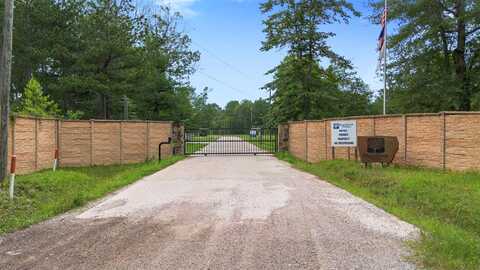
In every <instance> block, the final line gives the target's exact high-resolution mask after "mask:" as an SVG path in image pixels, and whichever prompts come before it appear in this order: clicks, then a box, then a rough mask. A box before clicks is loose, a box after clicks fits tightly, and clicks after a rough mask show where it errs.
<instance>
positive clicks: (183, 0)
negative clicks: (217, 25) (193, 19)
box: [155, 0, 198, 16]
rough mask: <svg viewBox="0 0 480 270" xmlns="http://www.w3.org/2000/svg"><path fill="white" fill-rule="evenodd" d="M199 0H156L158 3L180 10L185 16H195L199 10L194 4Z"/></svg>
mask: <svg viewBox="0 0 480 270" xmlns="http://www.w3.org/2000/svg"><path fill="white" fill-rule="evenodd" d="M197 1H198V0H155V2H156V3H157V4H160V5H167V6H169V7H171V8H172V9H173V10H175V11H178V12H180V13H181V14H182V15H183V16H195V15H197V12H196V11H195V10H193V9H192V5H193V4H194V3H195V2H197Z"/></svg>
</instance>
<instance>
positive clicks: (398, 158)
mask: <svg viewBox="0 0 480 270" xmlns="http://www.w3.org/2000/svg"><path fill="white" fill-rule="evenodd" d="M375 135H377V136H395V137H397V138H398V142H399V150H398V153H397V154H396V155H395V159H394V163H405V135H404V123H403V117H402V116H395V117H381V118H376V119H375Z"/></svg>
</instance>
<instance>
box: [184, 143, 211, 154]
mask: <svg viewBox="0 0 480 270" xmlns="http://www.w3.org/2000/svg"><path fill="white" fill-rule="evenodd" d="M207 145H208V143H199V142H193V143H187V144H186V145H185V147H186V151H187V153H195V152H197V151H200V150H202V149H203V148H204V147H205V146H207Z"/></svg>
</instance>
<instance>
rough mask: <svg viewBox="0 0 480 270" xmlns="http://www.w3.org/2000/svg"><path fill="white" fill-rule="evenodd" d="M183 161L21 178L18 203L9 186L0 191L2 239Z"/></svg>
mask: <svg viewBox="0 0 480 270" xmlns="http://www.w3.org/2000/svg"><path fill="white" fill-rule="evenodd" d="M181 159H183V157H182V156H174V157H170V158H167V159H164V160H162V161H160V162H157V161H155V162H153V161H152V162H147V163H141V164H131V165H114V166H98V167H84V168H65V169H60V170H58V171H57V172H55V173H54V172H52V171H50V170H49V171H43V172H37V173H33V174H30V175H24V176H17V179H16V185H15V199H14V200H13V201H10V200H9V199H8V192H7V189H8V185H7V183H4V185H3V186H2V191H0V235H2V234H4V233H8V232H12V231H15V230H18V229H22V228H25V227H28V226H30V225H32V224H35V223H38V222H40V221H43V220H46V219H48V218H51V217H53V216H56V215H58V214H61V213H64V212H66V211H68V210H71V209H73V208H77V207H80V206H83V205H85V204H86V203H87V202H89V201H92V200H95V199H98V198H101V197H103V196H105V195H106V194H108V193H110V192H112V191H115V190H117V189H119V188H121V187H124V186H126V185H128V184H131V183H133V182H135V181H137V180H139V179H141V178H143V177H144V176H147V175H150V174H153V173H155V172H157V171H159V170H161V169H163V168H165V167H168V166H170V165H172V164H174V163H175V162H177V161H179V160H181Z"/></svg>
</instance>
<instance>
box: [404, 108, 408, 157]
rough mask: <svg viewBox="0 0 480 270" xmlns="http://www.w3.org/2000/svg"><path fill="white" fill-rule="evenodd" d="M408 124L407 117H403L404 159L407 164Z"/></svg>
mask: <svg viewBox="0 0 480 270" xmlns="http://www.w3.org/2000/svg"><path fill="white" fill-rule="evenodd" d="M407 144H408V123H407V115H406V114H404V115H403V148H404V149H403V152H404V153H403V159H404V161H405V163H407V152H408V145H407Z"/></svg>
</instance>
